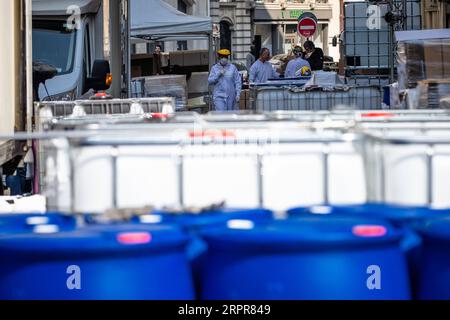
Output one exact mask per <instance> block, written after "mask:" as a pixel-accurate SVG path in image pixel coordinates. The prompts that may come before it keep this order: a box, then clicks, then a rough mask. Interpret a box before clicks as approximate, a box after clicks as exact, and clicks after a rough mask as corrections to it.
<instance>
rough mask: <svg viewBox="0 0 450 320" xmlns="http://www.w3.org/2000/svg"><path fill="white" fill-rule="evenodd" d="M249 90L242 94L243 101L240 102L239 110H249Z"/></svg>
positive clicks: (243, 91)
mask: <svg viewBox="0 0 450 320" xmlns="http://www.w3.org/2000/svg"><path fill="white" fill-rule="evenodd" d="M249 106H250V104H249V90H248V89H245V90H242V92H241V99H240V100H239V109H241V110H246V109H250V108H249Z"/></svg>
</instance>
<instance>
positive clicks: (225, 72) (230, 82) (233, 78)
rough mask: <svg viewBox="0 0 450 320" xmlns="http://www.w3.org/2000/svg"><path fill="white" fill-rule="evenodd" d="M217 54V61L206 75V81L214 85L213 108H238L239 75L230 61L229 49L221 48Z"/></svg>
mask: <svg viewBox="0 0 450 320" xmlns="http://www.w3.org/2000/svg"><path fill="white" fill-rule="evenodd" d="M217 54H218V56H219V62H218V63H216V64H215V65H214V66H213V67H212V69H211V73H210V74H209V77H208V83H209V84H210V85H213V86H214V91H213V101H214V107H215V110H216V111H229V110H238V109H239V106H238V102H239V100H240V98H241V91H242V79H241V75H240V74H239V71H238V70H237V68H236V67H235V66H234V65H233V64H232V63H231V62H230V55H231V52H230V50H228V49H222V50H219V51H218V52H217Z"/></svg>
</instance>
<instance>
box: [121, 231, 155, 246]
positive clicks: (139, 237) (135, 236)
mask: <svg viewBox="0 0 450 320" xmlns="http://www.w3.org/2000/svg"><path fill="white" fill-rule="evenodd" d="M117 241H118V242H119V243H121V244H126V245H133V244H146V243H150V241H152V235H151V234H150V233H148V232H127V233H120V234H118V235H117Z"/></svg>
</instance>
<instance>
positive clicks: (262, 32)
mask: <svg viewBox="0 0 450 320" xmlns="http://www.w3.org/2000/svg"><path fill="white" fill-rule="evenodd" d="M340 7H341V6H340V1H339V0H264V1H262V0H257V2H256V6H255V11H254V19H253V21H254V27H255V31H254V34H255V36H256V37H257V38H259V37H260V39H261V40H260V41H261V45H262V46H263V47H268V48H269V49H271V51H272V53H273V54H274V55H276V54H282V53H287V52H288V51H289V50H290V49H291V48H292V46H293V45H295V44H297V43H303V42H305V41H306V40H307V39H306V38H304V37H302V36H299V35H298V33H297V22H298V17H299V16H300V15H301V14H302V13H304V12H311V13H314V14H315V16H316V17H317V19H318V28H317V31H316V33H315V34H314V36H313V37H312V38H311V39H309V40H312V41H313V42H314V43H315V45H316V46H317V47H320V48H322V49H323V51H324V53H325V54H326V55H330V56H332V57H333V58H334V60H335V61H338V60H339V48H338V47H337V46H336V47H333V46H332V39H333V37H334V36H339V34H340V33H341V23H340V14H341V13H340ZM257 41H259V39H258V40H257Z"/></svg>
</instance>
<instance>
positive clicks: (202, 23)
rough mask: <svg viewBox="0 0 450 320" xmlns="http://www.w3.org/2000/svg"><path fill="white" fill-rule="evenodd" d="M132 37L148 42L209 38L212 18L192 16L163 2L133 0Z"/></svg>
mask: <svg viewBox="0 0 450 320" xmlns="http://www.w3.org/2000/svg"><path fill="white" fill-rule="evenodd" d="M130 3H131V4H130V5H131V36H132V37H139V38H144V39H148V40H150V39H151V40H159V41H162V40H164V41H166V40H180V39H182V40H184V39H186V38H189V37H191V38H192V37H197V38H198V37H199V36H200V37H209V35H210V34H211V32H212V23H211V18H210V17H197V16H190V15H187V14H184V13H182V12H179V11H178V10H176V9H175V8H174V7H172V6H170V5H169V4H167V3H165V2H163V1H161V0H152V1H148V0H132V1H130Z"/></svg>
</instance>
